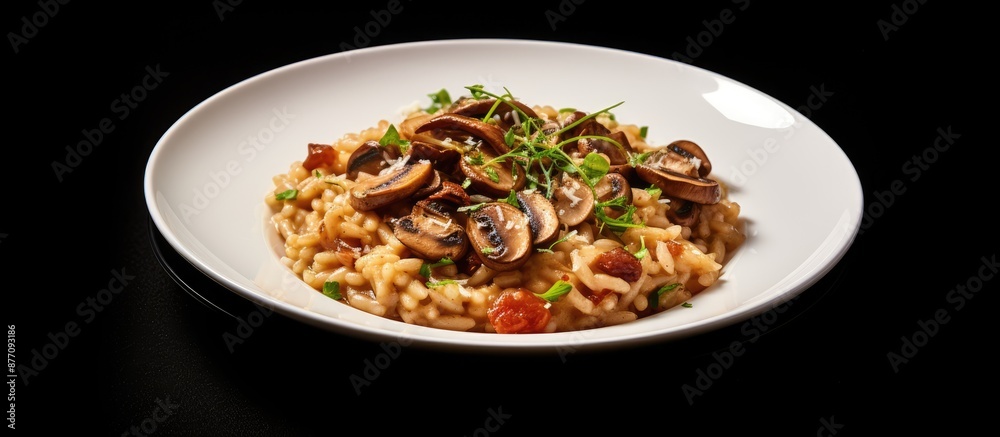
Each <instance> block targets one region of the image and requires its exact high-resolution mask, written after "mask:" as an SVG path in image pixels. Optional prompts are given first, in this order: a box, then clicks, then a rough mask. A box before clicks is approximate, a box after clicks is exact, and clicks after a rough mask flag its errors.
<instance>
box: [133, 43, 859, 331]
mask: <svg viewBox="0 0 1000 437" xmlns="http://www.w3.org/2000/svg"><path fill="white" fill-rule="evenodd" d="M581 63H584V64H585V65H588V66H589V67H588V68H577V69H573V70H572V71H571V72H569V71H567V70H563V69H560V68H548V67H550V66H560V65H566V66H572V65H578V64H581ZM476 84H479V85H483V86H484V87H485V88H486V89H487V90H489V91H493V92H497V93H498V94H502V93H503V92H504V91H503V90H504V89H506V90H510V91H511V92H512V93H513V94H514V95H515V96H516V97H517V98H518V99H520V100H522V101H524V102H526V103H529V104H539V105H551V106H553V107H555V108H563V107H572V108H578V109H580V110H584V111H596V110H600V109H602V108H606V107H608V106H611V105H613V104H616V103H619V102H624V103H622V104H621V105H620V106H618V107H616V108H615V110H614V113H615V116H616V117H617V119H618V120H620V121H622V122H625V123H628V124H636V125H639V126H648V127H649V130H648V137H647V140H648V142H649V143H651V144H667V143H669V142H671V141H674V140H677V139H688V140H692V141H695V142H696V143H698V144H700V145H701V146H702V147H703V148H704V149H705V150H706V152H707V153H708V155H709V156H710V157H711V159H712V164H713V177H714V178H717V179H719V180H721V181H722V182H724V183H725V184H727V185H728V186H729V188H730V192H729V198H730V199H731V200H733V201H735V202H737V203H739V204H740V207H741V213H740V214H741V216H742V217H743V218H744V220H745V223H746V229H745V230H746V233H747V240H746V242H745V244H744V245H743V246H741V247H740V248H739V249H738V250H737V251H736V252H735V253H733V254H732V258H731V259H729V260H728V262H727V264H726V265H725V268H724V270H723V275H722V276H721V278H720V281H719V282H717V283H716V284H715V285H713V286H712V287H711V288H709V289H708V290H706V291H704V292H702V293H700V294H698V295H697V296H695V297H693V298H692V299H691V300H690V303H691V304H692V306H691V307H690V308H685V307H680V306H678V307H675V308H672V309H670V310H668V311H665V312H663V313H660V314H657V315H655V316H651V317H647V318H644V319H640V320H638V321H635V322H631V323H627V324H623V325H618V326H611V327H604V328H599V329H592V330H587V331H578V332H567V333H550V334H523V335H500V334H485V333H471V332H453V331H448V330H441V329H435V328H428V327H421V326H414V325H409V324H405V323H402V322H397V321H393V320H389V319H386V318H382V317H378V316H374V315H371V314H367V313H365V312H362V311H360V310H357V309H354V308H352V307H350V306H348V305H345V304H343V303H340V302H337V301H334V300H332V299H329V298H327V297H325V296H324V295H322V294H320V293H317V292H316V291H314V290H313V289H311V288H309V287H308V286H307V285H305V284H304V283H303V282H301V281H300V280H299V279H298V278H297V277H296V276H295V275H294V274H293V273H291V272H290V271H289V270H288V269H287V268H285V267H284V266H283V265H282V264H281V263H280V262H279V259H278V255H279V254H280V252H281V250H282V249H281V247H282V246H281V244H282V242H281V240H280V239H279V238H278V237H277V236H275V235H273V232H271V231H272V229H271V228H270V227H269V226H270V225H269V223H268V221H267V219H268V216H269V215H270V212H269V210H268V209H267V208H266V207H265V205H264V203H263V197H264V194H265V193H267V192H269V191H271V190H273V183H272V177H273V176H275V175H277V174H280V173H284V172H287V171H288V168H289V165H290V164H291V163H292V162H293V161H296V160H301V159H303V158H304V151H305V150H306V144H308V143H330V142H332V141H334V140H336V139H338V138H340V137H341V136H343V135H344V134H346V133H351V132H357V131H360V130H362V129H365V128H368V127H371V126H374V125H375V124H377V123H378V121H379V120H382V119H386V120H389V121H390V122H394V123H398V122H399V121H400V120H402V117H403V112H402V109H403V108H406V107H412V105H413V104H415V103H416V104H420V105H422V106H427V105H429V104H430V100H429V97H428V94H431V93H434V92H436V91H438V90H440V89H442V88H444V89H446V90H448V91H449V93H450V94H451V95H452V96H453V97H457V96H462V95H466V94H468V90H466V89H465V87H466V86H470V85H476ZM144 182H145V187H144V189H145V195H146V202H147V206H148V208H149V212H150V215H151V217H152V220H153V222H154V223H155V225H156V228H157V229H158V230H159V231H160V232H161V233H162V235H163V237H164V239H165V240H166V241H167V242H168V243H169V244H170V246H172V247H173V249H175V250H176V251H177V252H178V253H179V254H180V255H181V256H183V257H184V258H185V259H186V260H187V261H189V262H190V263H191V264H192V265H194V266H195V267H197V268H198V269H199V270H200V271H201V272H203V273H204V274H205V275H207V276H208V277H210V278H212V279H213V280H214V281H216V282H218V283H219V284H221V285H223V286H224V287H226V288H228V289H229V290H232V292H233V293H236V294H237V295H239V296H242V297H243V298H246V299H248V300H249V301H251V302H253V303H254V304H257V305H262V306H267V307H269V308H272V309H273V310H275V311H277V312H279V313H281V314H284V315H285V316H288V317H290V318H293V319H296V320H299V321H301V322H303V323H307V324H310V325H313V326H316V327H318V328H322V329H328V330H330V331H334V332H337V333H342V334H345V335H352V336H357V337H360V338H365V339H370V340H375V341H398V342H400V343H402V344H413V345H418V346H427V347H442V348H451V349H459V350H555V349H557V348H563V347H571V348H573V350H584V349H603V348H614V347H627V346H635V345H639V344H646V343H650V342H657V341H668V340H671V339H677V338H681V337H684V336H689V335H692V334H695V333H701V332H705V331H707V330H712V329H717V328H720V327H723V326H727V325H730V324H734V323H737V322H740V321H743V320H746V319H748V318H750V317H752V316H754V315H757V314H760V313H762V312H764V311H767V310H768V309H771V308H774V307H775V306H776V305H778V304H781V303H783V302H785V301H787V300H788V299H790V298H792V297H794V296H795V295H797V294H798V293H800V292H802V291H803V290H805V289H807V288H808V287H810V286H811V285H813V284H814V283H816V282H817V281H818V280H819V279H820V278H822V277H823V276H824V275H825V274H827V273H828V272H829V271H830V270H831V269H832V268H833V266H834V265H836V263H837V262H838V261H839V260H840V259H841V258H842V257H843V255H844V254H845V253H846V251H847V249H848V248H849V247H850V244H851V243H852V241H853V240H854V237H855V236H856V235H857V232H858V229H859V224H860V219H861V214H862V203H863V196H862V191H861V184H860V181H859V180H858V176H857V173H856V172H855V169H854V167H853V165H852V164H851V162H850V161H849V159H848V158H847V157H846V155H845V154H844V153H843V151H842V150H841V149H840V147H839V146H838V145H837V144H836V142H835V141H833V140H832V139H831V138H830V137H829V136H828V135H827V134H826V133H825V132H823V131H822V130H821V129H819V128H818V127H817V126H816V125H815V124H813V123H812V122H811V121H810V120H808V119H807V118H805V117H804V116H802V115H801V114H799V113H798V112H796V111H795V110H794V109H792V108H790V107H789V106H787V105H785V104H783V103H782V102H779V101H777V100H775V99H774V98H771V97H769V96H767V95H765V94H763V93H761V92H759V91H757V90H755V89H753V88H751V87H748V86H746V85H744V84H742V83H739V82H736V81H734V80H732V79H729V78H727V77H724V76H721V75H719V74H715V73H713V72H710V71H706V70H704V69H700V68H697V67H693V66H691V65H687V64H683V63H679V62H675V61H671V60H667V59H663V58H658V57H653V56H649V55H644V54H638V53H633V52H627V51H621V50H616V49H608V48H602V47H593V46H584V45H576V44H568V43H555V42H542V41H524V40H497V39H483V40H448V41H430V42H416V43H406V44H398V45H390V46H380V47H372V48H367V49H359V50H354V51H349V52H342V53H337V54H332V55H328V56H323V57H319V58H315V59H309V60H305V61H302V62H298V63H295V64H292V65H288V66H285V67H282V68H278V69H275V70H272V71H269V72H266V73H264V74H261V75H258V76H256V77H253V78H250V79H247V80H245V81H243V82H240V83H238V84H235V85H233V86H231V87H229V88H227V89H225V90H222V91H221V92H219V93H218V94H216V95H214V96H212V97H211V98H209V99H207V100H205V101H204V102H202V103H201V104H199V105H197V106H196V107H194V108H193V109H191V110H190V111H189V112H188V113H186V114H185V115H184V116H183V117H181V118H180V119H179V120H177V122H176V123H175V124H174V125H173V126H172V127H171V128H170V129H169V130H168V131H167V132H166V133H165V134H164V135H163V137H162V138H161V139H160V141H159V142H158V143H157V144H156V146H155V148H154V149H153V152H152V154H151V155H150V157H149V161H148V164H147V167H146V175H145V181H144Z"/></svg>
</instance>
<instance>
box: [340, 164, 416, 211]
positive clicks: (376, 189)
mask: <svg viewBox="0 0 1000 437" xmlns="http://www.w3.org/2000/svg"><path fill="white" fill-rule="evenodd" d="M433 178H434V167H432V166H431V163H430V162H425V161H421V162H418V163H414V164H408V165H402V166H400V167H399V168H397V169H395V170H392V171H390V172H387V173H385V174H380V175H378V176H374V177H371V178H368V179H365V180H364V181H361V182H358V183H357V184H355V185H354V186H353V187H351V189H350V196H349V198H348V199H349V201H350V203H351V206H352V207H353V208H354V209H356V210H358V211H370V210H373V209H377V208H379V207H382V206H385V205H388V204H391V203H393V202H396V201H398V200H401V199H408V198H409V197H410V196H412V195H413V193H416V192H417V190H419V189H421V188H423V187H425V186H426V185H427V183H428V182H430V181H431V180H432V179H433Z"/></svg>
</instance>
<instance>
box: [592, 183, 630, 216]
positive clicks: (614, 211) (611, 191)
mask: <svg viewBox="0 0 1000 437" xmlns="http://www.w3.org/2000/svg"><path fill="white" fill-rule="evenodd" d="M594 195H596V196H597V200H598V201H600V202H607V201H610V200H614V199H617V198H619V197H623V198H624V202H623V203H622V205H623V206H624V205H631V204H632V185H631V184H629V183H628V179H627V178H626V177H625V176H623V175H622V174H620V173H608V174H606V175H604V177H603V178H601V180H600V181H598V182H597V184H596V185H594ZM604 213H605V214H607V215H608V216H609V217H615V218H617V217H620V216H621V215H622V214H623V213H624V209H623V208H614V207H610V206H609V207H605V208H604Z"/></svg>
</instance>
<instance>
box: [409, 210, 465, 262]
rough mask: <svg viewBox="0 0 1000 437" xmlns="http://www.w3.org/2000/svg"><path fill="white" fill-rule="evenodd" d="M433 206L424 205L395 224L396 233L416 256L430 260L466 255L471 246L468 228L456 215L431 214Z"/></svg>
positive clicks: (457, 257) (458, 257) (454, 258)
mask: <svg viewBox="0 0 1000 437" xmlns="http://www.w3.org/2000/svg"><path fill="white" fill-rule="evenodd" d="M430 211H432V209H431V208H421V209H420V210H419V212H416V208H415V212H414V213H413V214H410V215H408V216H405V217H403V218H400V219H399V220H396V221H395V222H394V224H393V228H392V233H393V235H395V236H396V238H397V239H398V240H399V242H400V243H403V245H404V246H406V247H407V248H409V249H410V251H411V252H413V254H414V255H416V256H418V257H420V258H423V259H427V260H439V259H441V258H450V259H453V260H456V259H460V258H462V257H463V256H465V253H466V251H468V249H469V243H468V238H467V237H466V234H465V228H463V227H462V225H460V224H458V223H457V222H456V221H455V220H454V219H453V218H451V217H447V216H441V215H437V214H433V213H430Z"/></svg>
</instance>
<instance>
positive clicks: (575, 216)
mask: <svg viewBox="0 0 1000 437" xmlns="http://www.w3.org/2000/svg"><path fill="white" fill-rule="evenodd" d="M553 185H554V187H553V192H552V203H553V206H554V207H555V210H556V215H557V216H559V222H560V223H562V224H565V225H567V226H576V225H578V224H580V223H581V222H583V221H584V220H586V219H587V218H588V217H590V216H591V214H593V213H594V193H593V192H592V191H591V190H590V186H588V185H587V184H586V183H585V182H584V181H583V180H582V179H580V178H579V177H577V176H573V175H570V174H569V173H563V174H562V177H561V178H560V179H559V180H558V183H557V184H553Z"/></svg>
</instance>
